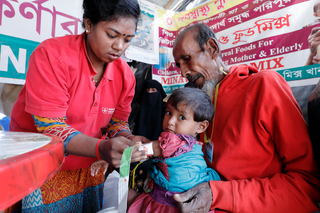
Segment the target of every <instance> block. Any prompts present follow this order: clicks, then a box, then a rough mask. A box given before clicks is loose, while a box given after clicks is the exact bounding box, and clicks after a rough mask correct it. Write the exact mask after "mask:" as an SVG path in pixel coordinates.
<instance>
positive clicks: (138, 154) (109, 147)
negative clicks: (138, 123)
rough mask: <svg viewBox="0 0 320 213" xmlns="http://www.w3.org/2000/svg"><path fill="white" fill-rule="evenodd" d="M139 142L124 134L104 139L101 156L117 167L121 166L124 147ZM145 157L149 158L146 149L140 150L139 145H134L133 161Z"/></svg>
mask: <svg viewBox="0 0 320 213" xmlns="http://www.w3.org/2000/svg"><path fill="white" fill-rule="evenodd" d="M137 143H139V142H133V141H131V140H128V139H126V138H125V137H122V136H119V137H115V138H111V139H107V140H103V141H101V143H100V146H99V153H100V154H101V155H100V157H101V158H102V159H103V160H105V161H107V162H108V163H109V164H111V165H112V166H114V167H115V168H119V167H120V164H121V158H122V154H123V151H124V149H125V148H127V147H128V146H134V145H136V144H137ZM144 159H147V155H146V153H145V151H139V150H138V147H137V146H136V147H134V148H133V150H132V155H131V162H136V161H141V160H144Z"/></svg>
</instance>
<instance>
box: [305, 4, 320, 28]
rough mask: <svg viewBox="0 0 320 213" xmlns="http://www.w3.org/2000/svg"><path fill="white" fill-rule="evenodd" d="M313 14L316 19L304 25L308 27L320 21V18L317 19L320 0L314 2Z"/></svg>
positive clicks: (319, 10)
mask: <svg viewBox="0 0 320 213" xmlns="http://www.w3.org/2000/svg"><path fill="white" fill-rule="evenodd" d="M313 16H314V17H316V18H317V19H316V20H315V21H314V22H312V23H310V24H308V25H306V26H304V27H310V26H312V25H315V24H319V23H320V19H319V17H320V0H316V2H315V3H314V6H313Z"/></svg>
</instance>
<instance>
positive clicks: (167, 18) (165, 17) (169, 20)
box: [164, 14, 175, 29]
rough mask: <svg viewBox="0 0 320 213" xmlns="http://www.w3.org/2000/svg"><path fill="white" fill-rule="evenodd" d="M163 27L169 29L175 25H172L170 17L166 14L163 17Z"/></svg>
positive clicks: (172, 21)
mask: <svg viewBox="0 0 320 213" xmlns="http://www.w3.org/2000/svg"><path fill="white" fill-rule="evenodd" d="M164 25H165V26H166V27H168V28H169V29H171V28H173V27H174V25H175V23H174V20H173V18H172V16H170V15H168V14H166V15H164Z"/></svg>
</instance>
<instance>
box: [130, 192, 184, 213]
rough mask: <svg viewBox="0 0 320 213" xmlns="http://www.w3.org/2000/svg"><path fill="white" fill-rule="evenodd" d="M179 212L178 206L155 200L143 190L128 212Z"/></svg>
mask: <svg viewBox="0 0 320 213" xmlns="http://www.w3.org/2000/svg"><path fill="white" fill-rule="evenodd" d="M147 212H156V213H161V212H163V213H178V212H179V210H178V208H174V207H171V206H167V205H163V204H160V203H158V202H157V201H155V200H153V199H152V197H150V195H149V194H147V193H145V192H143V193H142V194H141V195H140V196H139V197H138V198H137V199H136V200H135V201H134V203H133V204H132V205H131V206H130V208H129V210H128V213H147Z"/></svg>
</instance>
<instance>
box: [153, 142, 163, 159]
mask: <svg viewBox="0 0 320 213" xmlns="http://www.w3.org/2000/svg"><path fill="white" fill-rule="evenodd" d="M152 148H153V157H160V156H161V153H162V150H161V148H160V145H159V141H153V143H152Z"/></svg>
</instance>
